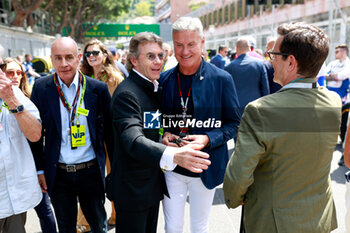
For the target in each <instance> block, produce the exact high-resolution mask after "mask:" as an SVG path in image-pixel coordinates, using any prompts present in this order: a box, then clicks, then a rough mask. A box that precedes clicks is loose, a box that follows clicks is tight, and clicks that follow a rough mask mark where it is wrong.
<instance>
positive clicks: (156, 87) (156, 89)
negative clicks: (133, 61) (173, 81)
mask: <svg viewBox="0 0 350 233" xmlns="http://www.w3.org/2000/svg"><path fill="white" fill-rule="evenodd" d="M132 70H133V71H134V72H135V73H136V74H138V75H140V76H141V78H143V79H145V80H147V81H148V82H151V83H153V85H154V92H157V91H158V86H159V82H158V81H157V80H153V81H151V80H150V79H149V78H147V77H146V76H144V75H143V74H141V73H140V72H138V71H137V70H135V69H134V68H132Z"/></svg>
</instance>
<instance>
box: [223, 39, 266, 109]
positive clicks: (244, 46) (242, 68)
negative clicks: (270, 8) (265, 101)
mask: <svg viewBox="0 0 350 233" xmlns="http://www.w3.org/2000/svg"><path fill="white" fill-rule="evenodd" d="M236 51H237V56H238V57H237V58H236V59H235V60H233V61H232V62H231V63H230V64H229V65H228V66H226V67H225V70H226V71H227V72H229V73H230V74H231V76H232V78H233V81H234V82H235V85H236V89H237V94H238V100H239V104H240V109H241V111H242V112H243V110H244V108H245V106H246V105H247V104H248V103H249V102H251V101H253V100H256V99H258V98H260V97H262V96H264V95H268V94H269V93H270V89H269V82H268V79H267V73H266V69H265V66H264V62H263V61H262V60H259V59H257V58H255V57H251V56H249V55H248V53H249V51H250V47H249V41H248V39H246V38H240V39H238V40H237V42H236Z"/></svg>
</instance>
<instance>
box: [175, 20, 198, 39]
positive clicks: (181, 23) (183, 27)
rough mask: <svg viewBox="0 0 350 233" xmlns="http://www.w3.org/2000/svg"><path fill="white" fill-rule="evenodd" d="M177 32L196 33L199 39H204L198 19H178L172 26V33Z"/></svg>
mask: <svg viewBox="0 0 350 233" xmlns="http://www.w3.org/2000/svg"><path fill="white" fill-rule="evenodd" d="M177 31H196V32H198V34H199V36H200V37H201V38H203V37H204V33H203V25H202V22H201V21H200V20H199V18H194V17H180V18H179V19H178V20H176V21H175V22H174V24H173V33H174V32H177Z"/></svg>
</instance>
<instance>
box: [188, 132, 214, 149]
mask: <svg viewBox="0 0 350 233" xmlns="http://www.w3.org/2000/svg"><path fill="white" fill-rule="evenodd" d="M209 142H210V140H209V137H208V135H206V134H203V135H187V136H186V137H184V138H183V140H182V143H183V145H187V144H202V145H203V148H204V147H206V146H207V145H208V143H209Z"/></svg>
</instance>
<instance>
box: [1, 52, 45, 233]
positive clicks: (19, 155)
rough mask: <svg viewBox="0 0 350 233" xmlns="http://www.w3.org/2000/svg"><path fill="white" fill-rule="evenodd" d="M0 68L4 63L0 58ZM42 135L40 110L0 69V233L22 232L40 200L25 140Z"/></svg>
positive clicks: (31, 157)
mask: <svg viewBox="0 0 350 233" xmlns="http://www.w3.org/2000/svg"><path fill="white" fill-rule="evenodd" d="M0 60H1V64H0V68H3V67H4V66H5V65H6V64H4V63H3V61H2V58H1V57H0ZM40 136H41V123H40V117H39V111H38V109H37V108H36V107H35V105H34V104H33V103H32V102H31V101H30V100H29V99H28V98H27V97H26V96H25V95H24V94H23V93H22V92H21V90H20V89H19V88H17V87H14V86H13V83H12V81H11V80H10V79H9V78H7V77H6V76H5V74H4V73H3V72H2V71H1V70H0V187H1V188H0V190H1V191H0V206H1V208H0V209H1V211H0V232H2V233H12V232H16V233H25V228H24V225H25V222H26V211H28V210H30V209H33V208H34V207H35V206H36V205H38V204H39V203H40V201H41V199H42V194H41V190H40V186H39V183H38V179H37V174H36V170H35V163H34V160H33V155H32V152H31V150H30V147H29V144H28V141H27V140H29V141H31V142H35V141H38V140H39V139H40Z"/></svg>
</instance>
